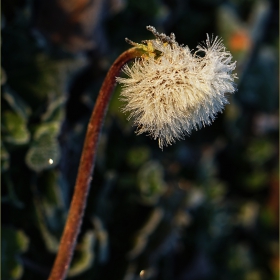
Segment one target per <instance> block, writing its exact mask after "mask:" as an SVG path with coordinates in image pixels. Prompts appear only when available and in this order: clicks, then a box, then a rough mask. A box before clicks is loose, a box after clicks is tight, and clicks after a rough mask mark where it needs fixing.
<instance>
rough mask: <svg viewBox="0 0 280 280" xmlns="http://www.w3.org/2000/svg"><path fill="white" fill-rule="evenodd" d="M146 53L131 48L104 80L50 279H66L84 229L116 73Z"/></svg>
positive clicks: (112, 67)
mask: <svg viewBox="0 0 280 280" xmlns="http://www.w3.org/2000/svg"><path fill="white" fill-rule="evenodd" d="M142 54H143V52H142V51H141V50H139V49H137V48H131V49H129V50H127V51H125V52H124V53H122V54H121V55H120V56H119V57H118V58H117V59H116V61H115V62H114V64H113V65H112V66H111V68H110V70H109V72H108V73H107V76H106V77H105V80H104V82H103V84H102V87H101V89H100V92H99V95H98V98H97V100H96V103H95V107H94V110H93V113H92V115H91V118H90V121H89V124H88V128H87V134H86V138H85V142H84V147H83V151H82V156H81V160H80V166H79V170H78V175H77V179H76V185H75V190H74V194H73V198H72V202H71V205H70V210H69V214H68V218H67V221H66V225H65V227H64V231H63V234H62V238H61V241H60V246H59V249H58V253H57V256H56V260H55V263H54V265H53V268H52V271H51V274H50V276H49V280H61V279H64V278H65V277H66V274H67V271H68V268H69V265H70V262H71V260H72V255H73V251H74V249H75V246H76V240H77V236H78V234H79V232H80V227H81V224H82V218H83V215H84V210H85V206H86V200H87V195H88V192H89V188H90V181H91V176H92V172H93V168H94V163H95V156H96V150H97V144H98V138H99V134H100V130H101V127H102V123H103V119H104V116H105V114H106V111H107V107H108V103H109V101H110V97H111V94H112V92H113V89H114V86H115V79H116V76H117V75H118V74H119V72H120V70H121V67H122V66H123V65H124V64H125V63H127V62H128V61H130V60H132V59H133V58H136V57H140V56H141V55H142Z"/></svg>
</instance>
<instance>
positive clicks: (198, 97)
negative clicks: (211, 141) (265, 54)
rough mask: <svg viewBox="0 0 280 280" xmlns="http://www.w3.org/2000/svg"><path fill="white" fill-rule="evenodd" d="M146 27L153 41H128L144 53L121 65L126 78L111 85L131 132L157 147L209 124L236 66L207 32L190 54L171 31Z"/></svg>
mask: <svg viewBox="0 0 280 280" xmlns="http://www.w3.org/2000/svg"><path fill="white" fill-rule="evenodd" d="M147 29H148V30H150V31H151V32H152V33H153V34H154V35H155V37H156V39H154V40H149V41H145V43H146V44H145V45H144V44H143V45H142V44H136V43H133V42H131V41H130V40H128V41H129V42H130V43H131V44H133V45H134V46H136V47H139V48H142V49H143V50H144V51H145V53H146V55H144V56H143V57H141V58H139V59H137V60H135V62H134V64H133V65H132V66H131V67H129V66H128V65H125V66H124V68H123V72H124V73H125V74H126V75H127V76H128V77H126V78H121V77H118V78H117V82H119V83H121V84H122V85H123V90H122V93H121V99H122V100H123V101H124V102H125V106H124V108H123V111H124V112H128V113H129V117H128V118H129V119H130V118H133V120H134V125H135V126H137V131H136V133H137V134H141V133H148V135H150V136H151V137H152V138H154V139H158V143H159V147H160V148H161V149H162V148H163V146H165V145H166V146H167V145H171V144H172V143H173V142H175V140H176V139H183V138H184V136H185V135H189V134H190V132H191V130H192V129H195V130H197V129H199V128H201V127H202V126H205V125H210V124H211V123H212V121H213V120H214V119H215V117H216V115H217V113H218V112H221V111H222V110H223V108H224V105H225V104H227V103H228V100H227V98H226V96H225V94H226V93H233V92H234V91H235V85H234V79H235V78H237V77H236V75H235V74H232V71H233V70H234V69H235V66H236V62H232V61H231V60H232V56H231V54H230V53H229V52H228V51H226V50H225V47H224V45H223V44H222V40H221V39H219V38H218V37H216V38H213V37H212V38H209V36H208V34H207V39H206V42H205V43H204V44H201V45H198V46H197V50H196V51H195V52H192V51H191V50H190V49H189V48H188V46H183V45H179V44H178V43H177V42H176V40H175V35H174V34H173V33H171V35H170V37H169V36H167V35H165V34H159V33H158V32H157V31H156V29H155V28H154V27H151V26H148V27H147ZM199 53H202V56H199V55H198V54H199Z"/></svg>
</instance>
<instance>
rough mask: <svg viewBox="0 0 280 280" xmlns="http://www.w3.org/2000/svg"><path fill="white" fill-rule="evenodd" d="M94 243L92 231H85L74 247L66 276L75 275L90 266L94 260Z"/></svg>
mask: <svg viewBox="0 0 280 280" xmlns="http://www.w3.org/2000/svg"><path fill="white" fill-rule="evenodd" d="M94 244H95V233H94V231H87V232H86V233H85V235H84V236H83V239H82V241H81V242H80V243H79V244H78V245H77V247H76V251H75V255H74V259H73V263H72V265H71V267H70V269H69V272H68V277H73V276H76V275H78V274H80V273H82V272H84V271H85V270H87V269H89V268H90V267H91V266H92V264H93V261H94V251H93V247H94Z"/></svg>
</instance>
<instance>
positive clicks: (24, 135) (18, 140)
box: [2, 111, 30, 145]
mask: <svg viewBox="0 0 280 280" xmlns="http://www.w3.org/2000/svg"><path fill="white" fill-rule="evenodd" d="M2 124H3V140H4V141H6V142H8V143H12V144H16V145H21V144H26V143H27V142H28V141H29V139H30V134H29V131H28V129H27V126H26V121H25V119H24V118H22V117H21V116H20V115H18V114H17V113H14V112H11V111H5V112H4V113H3V117H2Z"/></svg>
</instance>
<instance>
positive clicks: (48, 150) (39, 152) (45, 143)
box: [25, 122, 60, 172]
mask: <svg viewBox="0 0 280 280" xmlns="http://www.w3.org/2000/svg"><path fill="white" fill-rule="evenodd" d="M59 128H60V125H59V123H57V122H53V123H47V124H43V125H41V126H39V127H38V128H37V130H36V131H35V133H34V141H33V142H32V144H31V147H30V149H29V150H28V152H27V154H26V158H25V161H26V164H27V165H28V167H29V168H30V169H32V170H34V171H37V172H40V171H42V170H44V169H49V168H53V167H54V166H56V164H57V163H58V161H59V158H60V149H59V144H58V141H57V134H58V133H59Z"/></svg>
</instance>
